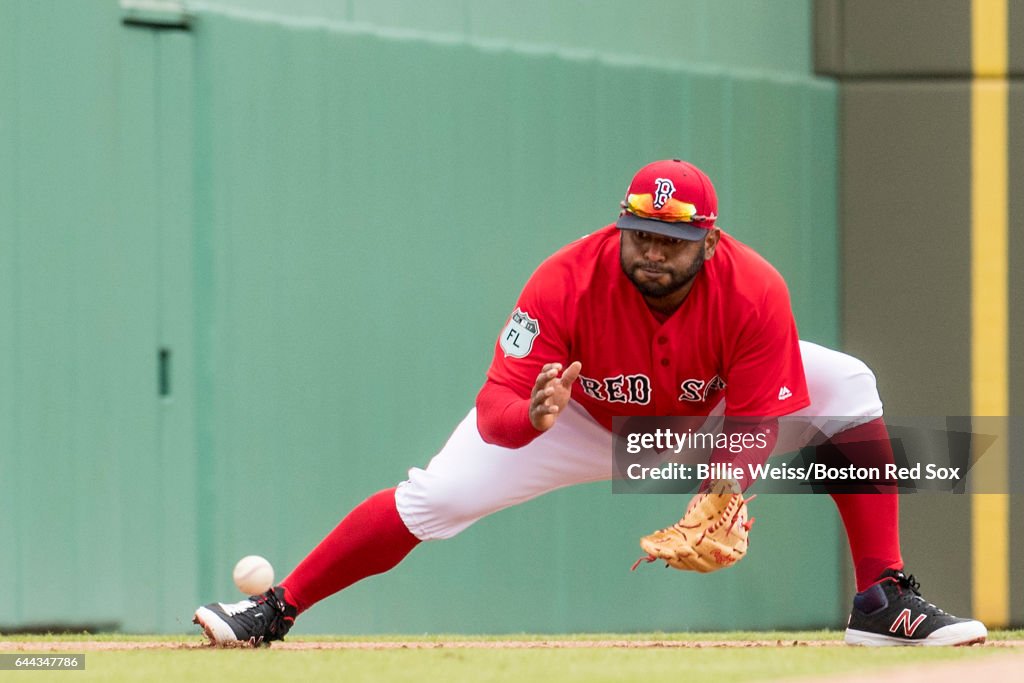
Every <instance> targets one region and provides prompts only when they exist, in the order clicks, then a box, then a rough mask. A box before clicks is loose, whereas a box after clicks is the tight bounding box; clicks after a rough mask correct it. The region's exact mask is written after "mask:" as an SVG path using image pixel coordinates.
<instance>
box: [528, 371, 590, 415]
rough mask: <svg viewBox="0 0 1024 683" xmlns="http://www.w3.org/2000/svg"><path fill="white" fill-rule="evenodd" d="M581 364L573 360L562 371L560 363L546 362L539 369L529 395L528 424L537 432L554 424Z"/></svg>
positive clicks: (566, 399)
mask: <svg viewBox="0 0 1024 683" xmlns="http://www.w3.org/2000/svg"><path fill="white" fill-rule="evenodd" d="M582 368H583V365H582V364H581V363H580V362H579V361H575V362H573V363H572V364H570V365H569V367H568V368H566V369H565V372H562V364H561V363H548V364H546V365H545V366H544V367H542V368H541V369H540V373H539V374H538V375H537V381H536V382H534V384H533V392H532V393H531V395H530V424H532V425H533V428H534V429H536V430H537V431H538V432H546V431H547V430H549V429H551V427H552V426H553V425H554V424H555V420H556V419H557V417H558V413H560V412H561V411H562V410H564V409H565V406H566V405H568V403H569V397H570V395H571V394H572V385H573V383H574V382H575V381H576V378H577V377H579V376H580V370H581V369H582Z"/></svg>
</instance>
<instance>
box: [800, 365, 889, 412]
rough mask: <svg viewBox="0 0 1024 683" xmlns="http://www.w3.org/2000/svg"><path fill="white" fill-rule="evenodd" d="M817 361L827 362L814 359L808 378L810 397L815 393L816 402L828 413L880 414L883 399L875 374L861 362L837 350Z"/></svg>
mask: <svg viewBox="0 0 1024 683" xmlns="http://www.w3.org/2000/svg"><path fill="white" fill-rule="evenodd" d="M819 360H824V361H826V362H817V363H816V364H815V368H814V372H813V373H809V374H808V379H809V381H810V382H811V383H812V386H811V394H812V399H814V397H815V396H816V397H817V399H816V402H818V403H819V404H821V407H822V408H823V409H824V410H825V411H826V413H827V414H830V415H835V416H861V415H870V414H879V415H880V414H881V410H882V400H881V398H880V397H879V395H878V384H877V382H876V380H875V373H874V372H872V371H871V368H869V367H868V366H867V364H866V363H864V361H862V360H860V359H859V358H854V357H853V356H850V355H847V354H845V353H841V352H839V351H830V352H829V353H828V354H827V358H823V359H819Z"/></svg>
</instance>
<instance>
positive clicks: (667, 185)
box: [653, 178, 676, 209]
mask: <svg viewBox="0 0 1024 683" xmlns="http://www.w3.org/2000/svg"><path fill="white" fill-rule="evenodd" d="M654 182H656V183H657V184H658V187H657V189H655V190H654V202H653V203H654V208H655V209H660V208H661V207H663V206H665V203H666V202H667V201H668V200H669V199H671V198H672V195H673V194H675V191H676V186H675V185H673V184H672V181H671V180H669V179H668V178H655V179H654Z"/></svg>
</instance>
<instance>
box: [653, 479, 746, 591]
mask: <svg viewBox="0 0 1024 683" xmlns="http://www.w3.org/2000/svg"><path fill="white" fill-rule="evenodd" d="M738 491H739V487H738V486H736V485H735V483H731V482H727V481H721V482H716V483H715V484H714V485H713V486H712V487H711V490H710V491H709V492H706V493H698V494H697V495H696V496H694V498H693V500H691V501H690V504H689V506H687V508H686V514H685V515H683V518H682V519H681V520H679V521H678V522H676V523H675V524H673V525H672V526H670V527H667V528H665V529H662V530H661V531H655V532H654V533H653V534H651V535H649V536H644V537H643V538H641V539H640V547H641V548H643V550H644V552H646V553H647V557H642V558H640V559H639V560H637V561H636V563H635V564H634V565H633V569H636V568H637V567H638V566H639V565H640V563H641V562H655V561H657V560H664V561H665V562H666V563H667V565H666V566H670V567H675V568H676V569H685V570H689V571H695V572H702V573H707V572H713V571H716V570H719V569H722V568H724V567H729V566H731V565H734V564H736V563H737V562H739V561H740V560H741V559H742V558H743V556H744V555H745V554H746V552H747V544H748V536H749V532H750V527H751V526H753V524H754V518H753V517H751V518H750V519H747V503H749V502H750V501H751V500H753V499H754V496H751V497H750V498H748V499H746V500H744V498H743V494H742V493H738Z"/></svg>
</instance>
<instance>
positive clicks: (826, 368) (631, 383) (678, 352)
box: [194, 159, 987, 645]
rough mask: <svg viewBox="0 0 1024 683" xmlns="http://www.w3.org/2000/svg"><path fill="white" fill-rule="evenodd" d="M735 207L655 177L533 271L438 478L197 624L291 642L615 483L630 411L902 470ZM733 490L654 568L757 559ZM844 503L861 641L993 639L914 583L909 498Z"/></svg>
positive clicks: (855, 372) (420, 481) (864, 402)
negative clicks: (742, 230) (721, 222)
mask: <svg viewBox="0 0 1024 683" xmlns="http://www.w3.org/2000/svg"><path fill="white" fill-rule="evenodd" d="M717 212H718V200H717V197H716V194H715V190H714V187H713V186H712V184H711V181H710V179H709V178H708V177H707V176H706V175H705V174H704V173H703V172H702V171H701V170H700V169H698V168H697V167H695V166H693V165H692V164H690V163H687V162H685V161H680V160H678V159H672V160H665V161H656V162H654V163H651V164H648V165H647V166H644V167H643V168H642V169H640V170H639V171H638V172H637V173H636V175H635V176H634V177H633V180H632V182H631V183H630V184H629V189H628V191H627V194H626V197H625V200H624V201H623V202H622V212H621V214H620V216H619V218H618V219H617V221H616V222H615V223H613V224H611V225H608V226H606V227H604V228H602V229H600V230H598V231H596V232H594V233H593V234H590V235H588V236H586V237H583V238H581V239H579V240H577V241H575V242H573V243H571V244H569V245H567V246H565V247H564V248H562V249H561V250H559V251H558V252H556V253H555V254H554V255H552V256H551V257H549V258H548V259H547V260H545V261H544V262H543V263H542V264H541V265H540V266H539V267H538V268H537V270H536V271H535V272H534V274H533V275H532V276H531V277H530V279H529V281H528V282H527V283H526V285H525V287H524V288H523V291H522V293H521V295H520V296H519V300H518V301H517V303H516V306H515V308H514V309H513V311H512V313H511V315H510V316H509V318H508V320H507V323H506V324H505V326H504V328H503V329H502V331H501V333H500V334H499V337H498V340H497V343H496V345H495V350H494V359H493V362H492V363H491V366H490V369H489V370H488V373H487V379H486V381H485V382H484V385H483V387H482V389H481V390H480V392H479V394H478V396H477V399H476V406H475V407H474V408H473V409H472V410H470V412H469V414H468V415H467V416H466V417H465V419H464V420H463V421H462V422H461V423H460V424H459V425H458V426H457V427H456V429H455V431H454V433H453V434H452V435H451V437H450V439H449V440H448V442H447V443H446V444H445V446H444V447H443V448H442V449H441V451H440V452H439V453H438V454H437V455H436V456H434V458H433V459H432V460H430V462H429V464H428V465H427V466H426V468H425V469H420V468H413V469H411V470H410V471H409V478H408V479H407V480H406V481H404V482H402V483H401V484H399V485H398V486H397V487H395V488H390V489H387V490H384V491H380V492H378V493H376V494H374V495H372V496H370V497H369V498H367V499H366V500H365V501H363V502H362V503H361V504H359V505H358V506H357V507H356V508H355V509H353V510H352V511H351V512H350V513H349V514H348V515H347V516H346V517H345V518H344V519H342V520H341V522H340V523H339V524H338V525H337V527H335V529H334V530H333V531H331V532H330V533H329V534H328V535H327V536H326V538H324V539H323V541H321V542H320V544H319V545H317V546H316V547H315V548H314V549H313V550H312V551H311V552H310V553H309V554H308V555H307V556H306V557H305V559H303V560H302V561H301V562H300V563H299V565H298V566H297V567H296V568H295V569H294V571H292V573H291V574H290V575H289V576H288V577H287V578H285V579H284V580H283V581H282V582H281V583H280V585H277V586H275V587H273V588H271V589H270V590H269V591H267V592H266V593H265V594H263V595H255V596H252V597H250V598H248V599H246V600H243V601H241V602H238V603H231V604H225V603H211V604H208V605H205V606H203V607H200V608H199V609H198V610H197V611H196V613H195V618H194V621H195V623H197V624H199V625H200V626H201V627H202V629H203V630H204V631H205V633H206V635H207V637H208V638H209V639H210V641H211V642H212V643H214V644H238V643H247V644H252V645H258V644H260V643H262V642H268V641H272V640H278V639H281V638H282V637H283V636H284V635H285V634H286V633H287V632H288V630H289V629H290V628H291V626H292V624H293V623H294V621H295V618H296V617H297V616H298V615H299V614H301V613H302V612H304V611H305V610H307V609H309V608H310V607H312V606H313V605H314V604H316V603H317V602H319V601H321V600H323V599H324V598H326V597H328V596H330V595H332V594H334V593H336V592H338V591H340V590H342V589H344V588H346V587H347V586H349V585H351V584H353V583H355V582H356V581H359V580H361V579H364V578H366V577H368V576H371V575H373V574H379V573H381V572H385V571H388V570H390V569H391V568H392V567H394V566H395V565H397V564H398V563H399V562H400V561H401V560H402V559H403V558H404V557H405V556H406V555H407V554H408V553H409V552H410V551H411V550H412V549H413V548H414V547H416V545H418V544H419V543H420V542H422V541H431V540H437V539H445V538H450V537H452V536H454V535H456V534H458V533H459V532H461V531H463V530H464V529H466V528H467V527H469V526H470V525H471V524H473V523H474V522H475V521H477V520H479V519H481V518H482V517H484V516H486V515H489V514H491V513H493V512H497V511H498V510H501V509H503V508H506V507H510V506H513V505H516V504H518V503H522V502H524V501H526V500H529V499H531V498H534V497H536V496H539V495H541V494H543V493H547V492H548V491H552V490H554V489H557V488H560V487H563V486H569V485H572V484H579V483H585V482H593V481H599V480H607V479H610V478H611V475H612V470H613V468H612V463H611V459H612V432H611V428H612V418H613V416H645V415H656V416H681V417H692V418H698V419H700V418H704V417H706V416H709V415H712V414H721V415H724V419H725V422H726V427H725V429H727V430H728V431H729V432H730V433H740V434H742V433H749V434H756V435H758V437H759V438H760V439H762V440H763V441H762V443H763V442H765V441H766V442H767V449H765V448H761V449H759V451H758V452H757V453H754V452H752V451H751V452H745V453H741V454H740V455H739V456H735V454H725V453H719V452H718V451H716V452H715V454H714V455H713V459H718V460H721V459H722V458H723V457H724V456H726V455H729V456H730V458H732V459H733V460H735V459H736V457H738V458H739V460H740V461H743V460H747V461H753V460H758V461H763V460H764V459H765V458H766V457H767V454H768V453H770V452H776V453H787V452H792V451H795V450H797V449H799V448H800V447H802V446H803V445H805V444H806V442H807V441H806V439H807V436H806V432H799V433H795V434H787V433H786V432H785V430H782V432H781V433H780V430H779V428H778V422H777V419H778V418H779V417H782V416H803V417H805V418H806V419H807V420H808V421H809V422H810V423H813V424H815V426H816V427H817V429H818V430H819V431H820V432H823V436H824V438H826V439H827V440H828V442H827V445H828V446H829V447H831V448H834V449H835V450H836V451H838V452H844V451H846V450H850V449H860V450H861V451H864V450H865V448H867V449H869V450H871V453H868V454H867V457H870V458H875V459H877V460H880V461H891V460H892V452H891V450H890V447H889V442H888V433H887V430H886V427H885V423H884V422H883V420H882V403H881V401H880V399H879V397H878V392H877V390H876V387H875V378H874V375H872V373H871V371H870V370H869V369H868V368H867V367H866V366H865V365H864V364H863V363H862V362H860V361H859V360H856V359H854V358H852V357H850V356H847V355H845V354H842V353H839V352H837V351H832V350H829V349H825V348H823V347H821V346H817V345H815V344H811V343H807V342H802V341H800V340H799V339H798V337H797V329H796V324H795V322H794V319H793V313H792V309H791V306H790V301H789V294H788V291H787V289H786V285H785V283H784V282H783V280H782V277H781V276H780V275H779V274H778V272H777V271H776V270H775V269H774V268H773V267H772V266H771V265H770V264H769V263H768V262H767V261H765V260H764V259H763V258H762V257H761V256H759V255H758V254H757V253H756V252H754V250H752V249H751V248H750V247H748V246H746V245H745V244H743V243H741V242H740V241H738V240H737V239H735V238H734V237H732V236H731V235H729V234H728V233H726V232H725V231H723V230H722V229H721V228H720V227H718V226H717V225H716V219H717ZM825 416H843V421H842V422H836V421H835V420H834V419H832V420H826V419H825ZM819 417H820V418H821V420H820V421H818V422H815V420H816V418H819ZM819 436H821V435H820V434H819ZM861 455H862V456H863V453H862V454H861ZM726 483H728V484H729V486H727V487H725V488H723V487H721V486H718V482H715V486H714V488H710V489H708V488H707V487H705V488H706V490H702V492H700V493H698V494H697V495H696V496H695V497H694V499H693V501H692V502H691V504H690V507H689V508H688V512H687V516H685V517H684V518H683V519H682V520H680V522H679V523H677V524H674V525H672V526H670V527H668V528H666V529H663V530H661V531H659V532H656V533H654V534H651V535H650V536H648V537H646V538H644V539H643V540H642V543H641V545H642V547H643V549H644V550H645V551H646V552H647V553H648V555H649V558H648V559H652V560H653V559H663V560H665V561H666V562H668V563H669V564H672V565H673V566H676V567H679V568H685V569H696V570H699V571H709V570H713V569H717V568H720V567H723V566H728V565H729V564H732V563H733V562H735V560H736V559H737V558H738V557H740V556H742V552H743V550H744V549H745V544H746V533H747V532H748V531H749V529H750V522H751V521H752V520H750V521H747V518H746V514H745V509H746V501H745V500H744V499H743V498H742V492H741V491H737V490H736V486H735V482H726ZM832 497H833V499H834V500H835V503H836V506H837V507H838V508H839V514H840V516H841V518H842V521H843V525H844V527H845V529H846V533H847V536H848V540H849V544H850V550H851V554H852V556H853V562H854V568H855V572H856V580H857V591H858V592H857V594H856V595H855V596H854V599H853V607H852V610H851V613H850V620H849V625H848V628H847V631H846V641H847V642H848V643H851V644H862V645H958V644H968V643H977V642H984V640H985V638H986V637H987V631H986V629H985V626H984V625H983V624H981V623H980V622H978V621H975V620H969V619H961V618H957V617H954V616H952V615H949V614H946V613H945V612H943V611H942V610H940V609H938V608H937V607H935V606H934V605H933V604H931V603H929V602H927V601H925V600H924V599H923V598H922V597H921V594H920V592H919V585H918V583H917V581H916V580H915V579H914V577H913V576H908V575H906V574H905V573H904V572H903V560H902V557H901V554H900V543H899V529H898V496H897V495H896V494H895V493H834V494H832ZM707 518H712V521H710V522H708V521H706V520H707ZM695 529H696V530H697V532H699V533H698V534H697V535H696V536H695V535H694V533H695V532H694V530H695ZM712 540H713V541H714V542H713V543H712V542H711V541H712ZM703 541H707V542H703ZM712 546H713V547H712ZM709 547H711V551H708V548H709ZM701 553H703V555H702V554H701ZM688 558H689V559H688Z"/></svg>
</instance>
